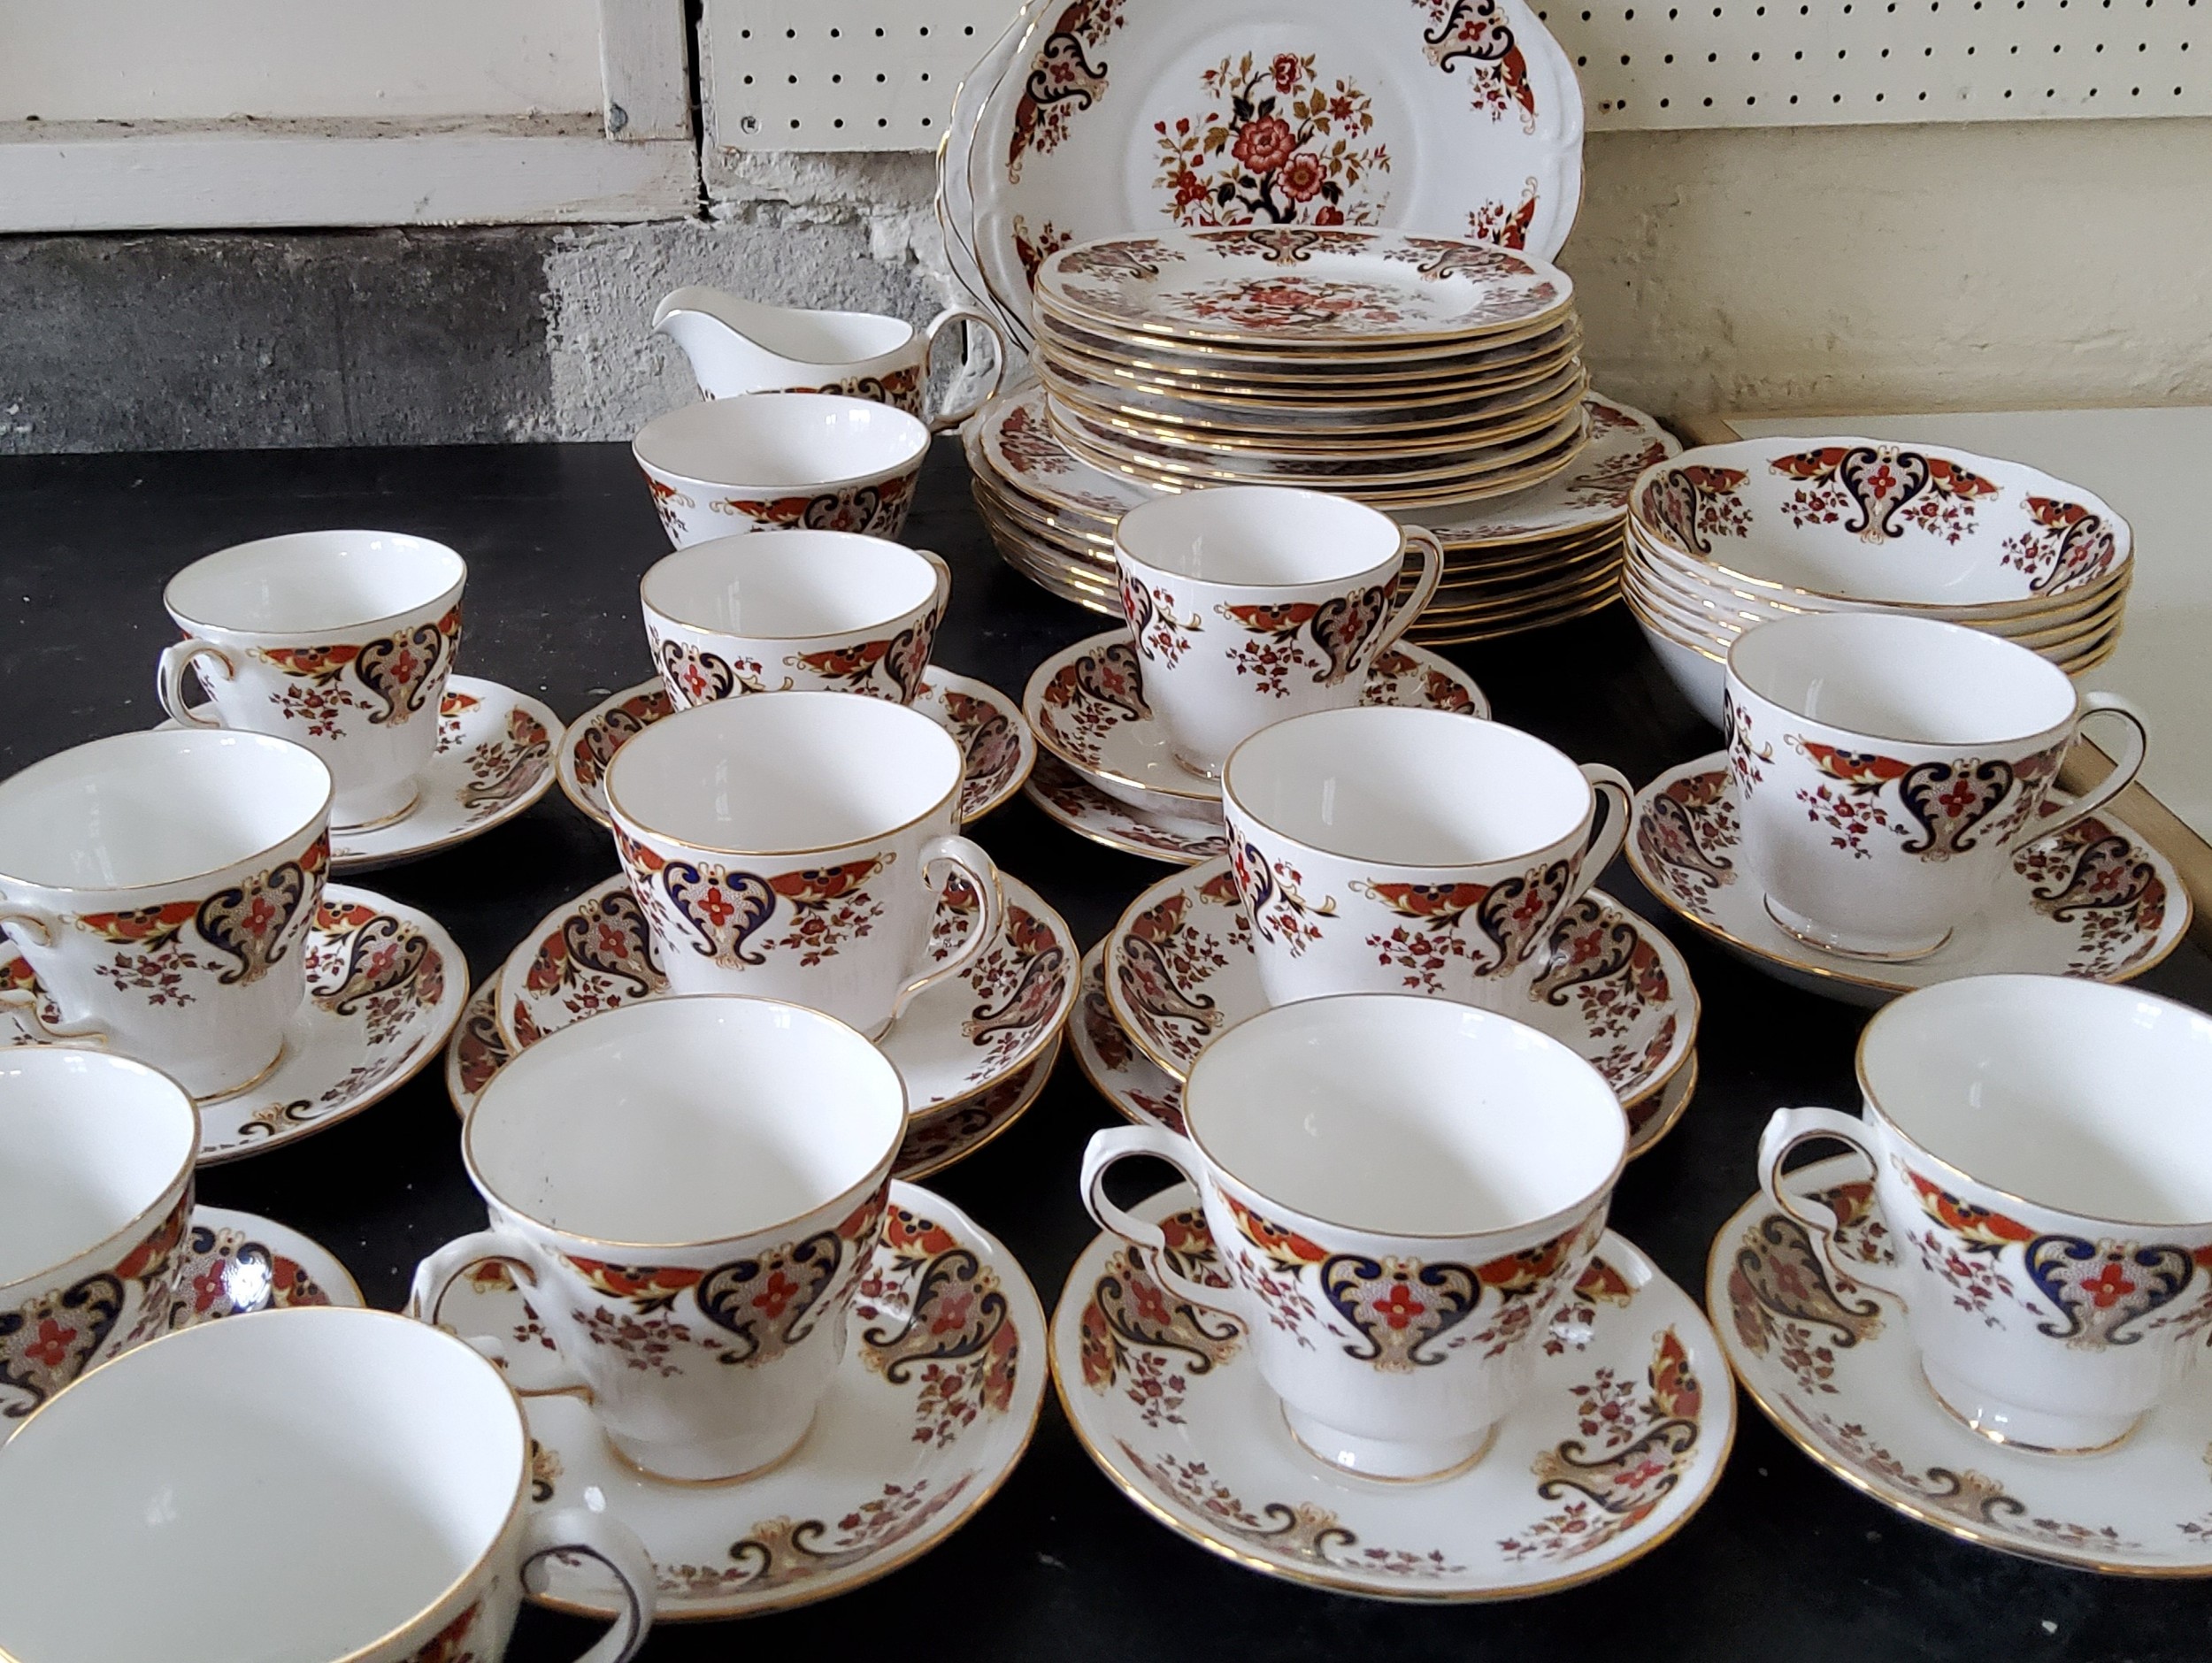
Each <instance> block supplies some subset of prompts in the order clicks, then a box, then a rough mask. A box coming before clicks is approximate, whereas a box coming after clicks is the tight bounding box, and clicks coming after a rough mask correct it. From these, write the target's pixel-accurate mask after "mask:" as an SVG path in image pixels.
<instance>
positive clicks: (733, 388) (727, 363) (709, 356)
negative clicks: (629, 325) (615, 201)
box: [653, 285, 915, 398]
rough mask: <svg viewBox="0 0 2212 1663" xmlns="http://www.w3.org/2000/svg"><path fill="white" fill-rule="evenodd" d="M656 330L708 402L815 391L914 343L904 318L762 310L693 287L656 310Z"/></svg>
mask: <svg viewBox="0 0 2212 1663" xmlns="http://www.w3.org/2000/svg"><path fill="white" fill-rule="evenodd" d="M653 327H654V328H655V329H657V330H658V331H660V333H663V334H664V335H667V336H669V337H670V338H671V339H672V340H673V341H675V342H676V344H677V345H678V346H680V347H681V348H682V349H684V356H686V357H687V358H689V359H690V360H691V372H692V375H693V377H694V378H695V379H696V380H697V381H698V383H699V390H700V391H701V392H703V393H704V394H705V395H707V396H708V397H709V398H732V397H734V396H736V395H738V394H741V393H770V392H789V391H799V390H813V389H816V388H819V387H824V386H826V385H828V384H833V383H836V382H839V381H841V380H845V379H850V378H852V377H854V376H855V375H856V374H858V373H862V372H869V371H874V372H880V369H881V367H882V366H880V365H879V364H877V362H876V361H877V360H879V359H884V358H886V357H887V356H893V355H898V354H900V353H901V352H902V349H905V348H907V347H909V346H910V344H911V343H912V342H913V341H914V340H915V329H914V326H912V325H911V324H909V323H907V322H905V321H904V320H903V319H902V318H884V317H878V316H876V315H875V314H873V313H869V312H844V311H810V310H804V309H802V308H798V307H789V306H766V305H763V304H762V303H760V302H758V301H753V300H747V299H745V298H744V297H743V296H741V295H732V294H729V293H727V292H726V291H724V290H722V289H718V288H708V287H703V286H699V285H694V286H691V287H685V288H680V289H677V290H675V291H674V292H672V294H670V295H667V296H666V297H665V298H664V299H663V300H662V302H661V303H660V304H659V305H658V306H657V307H655V308H654V310H653Z"/></svg>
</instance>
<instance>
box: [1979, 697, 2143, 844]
mask: <svg viewBox="0 0 2212 1663" xmlns="http://www.w3.org/2000/svg"><path fill="white" fill-rule="evenodd" d="M2105 715H2111V716H2116V717H2119V718H2120V719H2121V720H2122V721H2123V722H2124V723H2126V724H2127V725H2128V729H2129V732H2131V735H2132V736H2133V738H2134V740H2135V743H2134V744H2133V745H2132V746H2131V747H2129V749H2128V754H2127V755H2125V756H2124V757H2122V758H2120V759H2119V761H2117V762H2116V763H2113V764H2112V771H2111V772H2110V773H2108V774H2107V775H2106V776H2105V777H2104V778H2102V779H2101V780H2099V781H2098V782H2097V783H2096V784H2095V785H2094V786H2091V787H2090V788H2089V789H2088V790H2087V791H2085V792H2084V793H2082V794H2081V795H2080V796H2078V797H2077V798H2075V799H2074V801H2071V802H2070V803H2068V804H2067V805H2066V807H2065V809H2064V810H2063V811H2062V812H2061V813H2058V814H2054V815H2047V816H2030V817H2029V823H2028V824H2026V825H2024V826H2022V827H2021V828H2020V830H2019V831H2016V832H2015V833H2014V834H2013V838H2012V843H2011V846H2010V847H2013V848H2016V849H2018V848H2024V847H2026V846H2027V845H2029V844H2031V843H2040V842H2041V841H2042V840H2043V839H2045V838H2047V837H2055V836H2056V835H2057V834H2058V833H2059V832H2061V831H2064V830H2065V829H2066V828H2067V827H2068V826H2070V825H2072V824H2074V823H2075V822H2076V821H2078V820H2086V819H2087V818H2088V817H2089V816H2091V815H2093V814H2094V813H2096V812H2097V810H2098V809H2101V808H2103V807H2104V806H2105V804H2107V803H2108V802H2110V801H2112V800H2113V799H2114V798H2115V797H2116V796H2118V795H2119V794H2120V793H2122V792H2124V791H2125V790H2126V789H2127V788H2128V787H2129V786H2131V785H2133V784H2134V783H2135V776H2136V773H2137V771H2138V770H2140V769H2141V768H2142V766H2143V754H2144V753H2145V752H2146V751H2147V750H2148V749H2149V748H2150V743H2151V732H2150V726H2149V724H2148V723H2147V721H2146V720H2145V718H2144V716H2143V713H2142V711H2140V710H2139V709H2136V707H2135V706H2133V705H2131V704H2130V703H2129V702H2128V701H2126V700H2125V699H2123V698H2122V697H2121V696H2120V695H2119V694H2116V693H2085V694H2082V696H2081V713H2080V714H2079V715H2078V716H2077V717H2075V718H2074V730H2073V732H2071V733H2070V734H2069V735H2068V736H2067V744H2068V745H2069V746H2071V745H2072V744H2073V742H2074V740H2078V739H2079V738H2080V737H2081V731H2082V729H2083V728H2084V727H2085V726H2086V725H2087V724H2088V722H2089V718H2090V717H2093V716H2105Z"/></svg>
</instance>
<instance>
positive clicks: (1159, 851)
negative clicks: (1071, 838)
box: [1022, 752, 1229, 866]
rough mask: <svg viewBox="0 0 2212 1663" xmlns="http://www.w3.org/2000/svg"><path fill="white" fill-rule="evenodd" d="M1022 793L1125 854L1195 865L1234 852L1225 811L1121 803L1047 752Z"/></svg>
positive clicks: (1072, 826)
mask: <svg viewBox="0 0 2212 1663" xmlns="http://www.w3.org/2000/svg"><path fill="white" fill-rule="evenodd" d="M1022 792H1023V794H1024V795H1025V796H1026V797H1028V799H1029V800H1030V801H1032V802H1033V803H1035V804H1036V805H1037V806H1038V807H1039V808H1040V809H1043V810H1044V811H1045V813H1046V814H1047V815H1048V816H1050V817H1051V818H1053V819H1055V820H1057V821H1058V822H1059V823H1060V824H1062V825H1064V826H1065V827H1067V829H1068V830H1069V831H1072V832H1074V833H1075V834H1076V836H1078V837H1080V838H1088V839H1090V840H1091V841H1092V842H1094V843H1102V844H1104V845H1105V846H1106V847H1108V848H1110V849H1119V850H1120V851H1121V852H1122V853H1123V854H1141V855H1143V856H1144V857H1145V859H1147V860H1149V861H1165V862H1168V864H1170V865H1171V866H1192V865H1195V864H1196V863H1197V862H1200V861H1210V860H1214V859H1216V858H1217V857H1218V856H1221V855H1225V854H1228V852H1229V838H1228V833H1227V832H1226V831H1225V829H1224V828H1223V825H1222V823H1221V813H1220V810H1219V809H1209V808H1208V807H1207V806H1205V805H1202V804H1193V805H1190V806H1191V807H1193V808H1194V809H1196V812H1194V813H1192V814H1167V813H1162V812H1159V811H1157V810H1156V809H1140V808H1137V807H1135V806H1134V805H1133V804H1131V803H1126V802H1123V801H1119V800H1118V799H1116V798H1113V797H1110V796H1108V795H1107V794H1106V793H1104V792H1102V791H1101V790H1099V788H1098V787H1097V786H1094V785H1092V784H1091V783H1090V782H1089V781H1088V780H1087V779H1085V778H1083V776H1082V775H1080V774H1079V773H1077V772H1076V771H1075V770H1073V769H1072V768H1071V767H1069V766H1068V765H1067V764H1066V763H1064V762H1062V761H1061V760H1060V759H1059V758H1058V757H1056V756H1055V755H1052V754H1051V753H1050V752H1047V753H1046V754H1045V755H1042V756H1040V757H1039V758H1038V759H1037V766H1036V770H1035V771H1033V773H1032V774H1031V775H1030V776H1029V778H1028V780H1027V781H1026V783H1025V784H1024V785H1023V786H1022Z"/></svg>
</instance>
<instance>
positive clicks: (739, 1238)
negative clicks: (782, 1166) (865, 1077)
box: [461, 992, 910, 1253]
mask: <svg viewBox="0 0 2212 1663" xmlns="http://www.w3.org/2000/svg"><path fill="white" fill-rule="evenodd" d="M702 1002H703V1003H704V1004H705V1005H706V1006H708V1007H710V1008H718V1009H724V1010H727V1009H732V1008H746V1009H751V1010H760V1011H769V1010H772V1011H775V1012H779V1013H781V1015H784V1016H785V1017H787V1018H793V1019H796V1020H798V1021H800V1022H803V1023H807V1024H809V1025H815V1026H819V1027H820V1028H822V1029H823V1030H825V1031H828V1032H832V1033H843V1034H847V1035H849V1036H850V1037H851V1038H853V1039H854V1040H855V1041H856V1042H857V1043H858V1044H859V1045H861V1046H864V1047H866V1049H867V1050H868V1051H869V1052H870V1053H872V1054H873V1055H874V1056H875V1057H876V1058H877V1059H878V1060H879V1061H881V1063H882V1065H883V1067H884V1069H886V1070H887V1073H888V1075H889V1077H890V1081H891V1084H892V1085H893V1087H894V1089H895V1091H896V1092H897V1093H898V1098H899V1112H898V1114H897V1115H895V1116H894V1117H893V1121H892V1123H891V1129H890V1138H889V1142H888V1144H887V1146H886V1147H885V1148H884V1149H883V1150H882V1151H881V1153H879V1155H878V1156H877V1158H876V1159H875V1160H873V1161H871V1162H870V1164H869V1166H868V1169H867V1171H866V1172H865V1174H864V1176H861V1177H859V1178H857V1179H856V1180H855V1181H854V1182H853V1183H851V1184H848V1185H846V1186H845V1187H844V1188H843V1189H841V1190H840V1191H838V1192H836V1194H834V1195H832V1196H830V1197H827V1198H826V1199H822V1200H819V1201H816V1202H814V1203H812V1204H811V1205H810V1206H807V1207H801V1208H800V1209H799V1210H798V1211H797V1212H795V1213H793V1214H791V1215H789V1216H788V1217H784V1218H778V1219H774V1220H771V1221H769V1222H764V1223H759V1224H750V1225H748V1226H746V1227H745V1228H744V1229H743V1230H737V1231H735V1232H733V1233H730V1234H726V1235H718V1236H701V1237H697V1238H692V1239H689V1240H685V1241H623V1240H618V1239H616V1238H611V1237H605V1236H595V1235H592V1234H591V1233H589V1232H588V1231H585V1230H575V1229H572V1228H571V1227H569V1226H567V1225H565V1224H556V1223H553V1222H550V1221H549V1220H547V1219H543V1218H541V1217H539V1216H538V1215H537V1214H536V1213H535V1212H534V1211H532V1210H531V1209H530V1208H528V1207H523V1206H520V1205H518V1203H516V1202H515V1201H513V1200H511V1199H508V1197H506V1196H505V1195H503V1194H502V1193H500V1192H499V1190H498V1189H497V1188H495V1186H494V1184H492V1181H491V1179H490V1177H489V1176H487V1174H486V1173H485V1172H484V1170H483V1169H482V1167H481V1166H480V1164H479V1163H478V1161H477V1155H476V1145H475V1134H476V1126H477V1121H478V1118H479V1116H480V1114H481V1113H482V1111H483V1109H484V1106H485V1105H486V1104H487V1103H488V1102H495V1101H496V1102H502V1103H503V1102H504V1100H505V1098H506V1097H511V1096H513V1095H514V1093H515V1092H517V1091H518V1090H520V1089H522V1085H527V1084H530V1075H531V1073H532V1072H533V1071H542V1070H543V1069H547V1068H550V1067H556V1066H557V1065H558V1064H559V1063H560V1062H561V1061H563V1060H564V1058H565V1055H566V1054H567V1053H568V1052H570V1051H574V1050H579V1049H582V1048H584V1047H586V1046H588V1045H596V1044H597V1043H599V1042H600V1041H602V1040H603V1039H606V1038H611V1036H612V1030H611V1028H607V1027H595V1024H598V1023H612V1024H614V1026H615V1027H619V1028H630V1027H634V1026H638V1025H640V1024H641V1023H647V1022H664V1021H666V1020H668V1019H669V1017H670V1016H671V1015H674V1014H675V1013H677V1012H680V1011H682V1010H685V1009H687V1008H688V1009H698V1008H701V1006H702ZM564 1041H565V1043H563V1042H564ZM532 1056H535V1057H537V1058H538V1061H537V1062H536V1063H534V1064H533V1065H532V1068H531V1069H524V1070H522V1071H521V1072H520V1073H519V1074H518V1073H517V1072H516V1069H515V1064H514V1063H511V1064H510V1065H509V1066H508V1067H507V1068H504V1069H501V1070H500V1071H499V1072H498V1073H497V1074H496V1075H495V1076H494V1077H492V1078H491V1080H490V1081H488V1083H487V1084H485V1087H484V1089H483V1090H482V1091H481V1092H479V1093H478V1094H477V1097H476V1099H475V1100H474V1101H473V1102H472V1103H471V1104H470V1105H469V1109H468V1113H467V1114H466V1115H464V1116H463V1117H462V1120H461V1164H462V1166H463V1167H464V1168H465V1169H466V1171H467V1174H468V1178H469V1182H470V1183H471V1184H472V1185H474V1186H475V1188H476V1189H477V1191H478V1192H480V1194H482V1195H483V1196H485V1197H486V1198H488V1199H491V1200H494V1201H496V1202H497V1203H498V1204H499V1205H500V1206H501V1207H503V1208H504V1209H505V1210H506V1211H507V1212H508V1213H510V1214H511V1215H513V1216H515V1217H516V1218H518V1219H522V1220H524V1221H526V1222H527V1223H529V1224H530V1225H531V1226H532V1227H533V1228H534V1229H536V1230H542V1231H544V1232H545V1233H546V1234H547V1235H549V1236H551V1237H555V1238H564V1239H566V1240H569V1241H577V1242H589V1243H591V1244H593V1245H595V1246H600V1247H615V1248H620V1249H622V1250H624V1251H626V1252H630V1251H642V1252H650V1253H689V1252H694V1251H698V1252H704V1251H707V1250H710V1249H716V1248H720V1247H724V1246H727V1245H730V1244H733V1243H737V1242H743V1241H748V1240H750V1239H751V1238H754V1237H757V1236H764V1235H772V1234H774V1233H775V1232H776V1231H778V1230H787V1229H789V1228H791V1227H792V1226H794V1225H795V1224H797V1223H799V1222H802V1221H803V1220H804V1219H808V1218H810V1217H812V1216H813V1215H815V1214H817V1213H823V1212H833V1211H835V1210H837V1208H838V1207H840V1205H841V1204H844V1203H849V1202H857V1201H859V1200H861V1199H864V1198H865V1197H866V1196H867V1195H868V1194H869V1193H871V1192H872V1190H873V1189H874V1188H876V1187H878V1186H879V1185H880V1184H883V1183H885V1182H887V1181H888V1176H889V1169H890V1166H891V1163H892V1162H893V1161H895V1160H896V1159H897V1156H898V1151H899V1146H900V1145H901V1144H902V1142H903V1141H904V1140H905V1138H906V1132H907V1120H908V1111H909V1107H910V1106H909V1104H908V1100H907V1091H906V1081H905V1079H904V1077H902V1075H901V1074H900V1073H899V1071H898V1069H897V1068H896V1066H895V1065H894V1064H893V1063H892V1062H891V1061H890V1059H889V1058H888V1057H887V1056H885V1055H884V1054H883V1052H882V1049H881V1048H880V1047H879V1046H876V1045H875V1044H874V1043H873V1042H872V1041H871V1040H870V1039H869V1038H867V1036H866V1035H864V1034H863V1033H862V1032H861V1031H860V1030H858V1029H857V1028H856V1027H854V1026H853V1025H852V1024H851V1023H848V1022H846V1021H844V1020H842V1019H841V1018H840V1017H837V1016H833V1015H830V1014H829V1013H828V1012H827V1011H822V1010H817V1009H815V1008H813V1007H812V1006H810V1005H801V1004H798V1003H795V1001H793V1000H787V999H773V998H768V997H765V996H763V995H760V994H756V993H723V992H698V993H665V994H662V995H661V996H659V997H657V998H655V999H650V1000H641V1001H640V1002H638V1003H635V1004H630V1005H619V1006H615V1007H612V1008H609V1009H606V1010H603V1011H598V1012H595V1013H594V1014H593V1015H589V1016H587V1017H586V1018H585V1019H584V1020H583V1021H581V1022H579V1023H572V1024H571V1025H570V1026H569V1027H566V1028H563V1029H561V1030H559V1031H557V1032H554V1033H551V1034H549V1035H547V1036H546V1037H545V1038H543V1039H541V1040H540V1041H538V1043H537V1044H536V1045H534V1046H530V1047H529V1048H528V1049H527V1050H526V1051H525V1052H523V1054H521V1056H519V1057H517V1058H516V1059H515V1063H520V1062H522V1061H526V1060H527V1059H528V1058H530V1057H532ZM517 1080H519V1081H520V1082H521V1085H518V1084H516V1083H515V1082H516V1081H517ZM502 1082H505V1083H506V1084H507V1088H508V1089H507V1091H506V1092H505V1093H504V1095H503V1096H501V1097H497V1098H495V1096H494V1092H495V1090H496V1089H497V1088H498V1087H499V1086H500V1084H501V1083H502Z"/></svg>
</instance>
